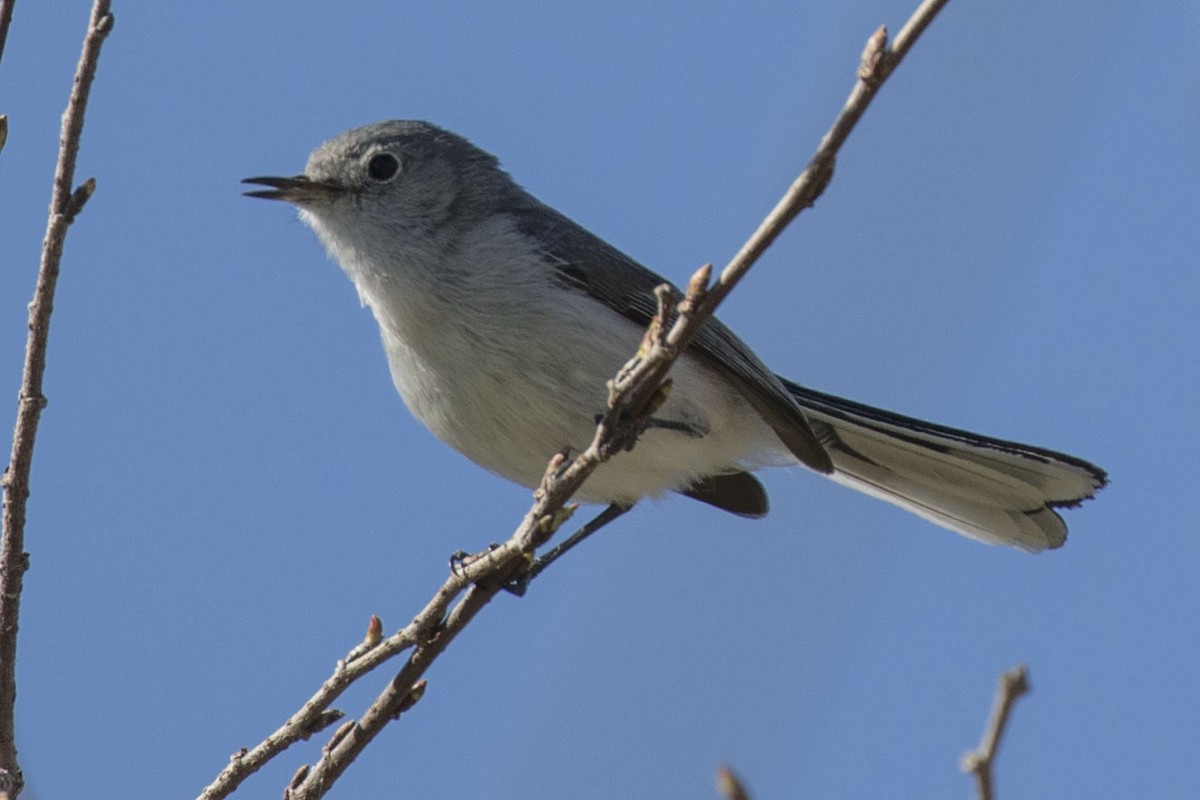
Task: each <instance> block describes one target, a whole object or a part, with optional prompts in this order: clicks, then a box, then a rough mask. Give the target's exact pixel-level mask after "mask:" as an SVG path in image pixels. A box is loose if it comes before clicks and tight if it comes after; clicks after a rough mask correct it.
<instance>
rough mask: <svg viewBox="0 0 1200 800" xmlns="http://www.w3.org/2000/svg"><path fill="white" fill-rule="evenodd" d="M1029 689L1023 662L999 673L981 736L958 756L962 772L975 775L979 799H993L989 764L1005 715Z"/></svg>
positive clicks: (1027, 676)
mask: <svg viewBox="0 0 1200 800" xmlns="http://www.w3.org/2000/svg"><path fill="white" fill-rule="evenodd" d="M1029 688H1030V687H1029V670H1028V669H1027V668H1026V667H1025V665H1024V664H1018V665H1017V666H1015V667H1013V668H1012V669H1010V670H1009V671H1008V672H1006V673H1004V674H1003V675H1001V676H1000V684H999V685H998V686H997V687H996V699H995V700H994V701H993V702H992V714H991V718H990V719H988V724H987V728H985V729H984V731H983V739H982V740H980V742H979V747H978V748H977V749H976V750H974V751H972V752H970V753H967V754H966V755H965V756H963V758H962V764H961V766H962V770H963V772H970V773H973V774H974V775H975V788H976V790H978V792H979V800H993V798H994V797H995V788H994V787H993V785H992V767H993V766H994V765H995V763H996V755H997V754H998V752H999V750H1000V739H1001V737H1002V736H1003V735H1004V729H1005V726H1007V725H1008V717H1009V714H1011V713H1012V709H1013V706H1014V705H1015V704H1016V702H1017V698H1019V697H1021V695H1023V694H1027V693H1028V692H1029Z"/></svg>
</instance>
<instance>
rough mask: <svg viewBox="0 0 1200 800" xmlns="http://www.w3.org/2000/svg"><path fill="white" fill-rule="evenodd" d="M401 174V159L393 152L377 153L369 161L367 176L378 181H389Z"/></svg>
mask: <svg viewBox="0 0 1200 800" xmlns="http://www.w3.org/2000/svg"><path fill="white" fill-rule="evenodd" d="M399 174H400V159H399V158H396V156H395V155H393V154H392V153H388V152H382V153H376V154H375V155H373V156H371V158H370V160H369V161H367V177H368V178H370V179H371V180H373V181H375V182H376V183H388V182H389V181H392V180H394V179H395V177H396V176H397V175H399Z"/></svg>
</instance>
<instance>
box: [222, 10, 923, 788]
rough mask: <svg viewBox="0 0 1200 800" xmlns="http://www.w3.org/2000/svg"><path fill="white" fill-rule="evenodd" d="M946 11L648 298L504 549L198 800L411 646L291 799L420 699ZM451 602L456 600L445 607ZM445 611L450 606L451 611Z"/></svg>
mask: <svg viewBox="0 0 1200 800" xmlns="http://www.w3.org/2000/svg"><path fill="white" fill-rule="evenodd" d="M945 3H946V0H939V1H938V2H928V1H927V2H925V3H923V4H922V5H921V6H920V7H919V8H918V9H917V11H916V12H915V13H914V15H913V18H912V19H910V20H909V22H908V23H907V24H906V25H905V26H904V28H903V30H902V31H901V35H900V36H899V37H897V40H896V42H895V43H894V44H893V45H892V46H891V47H890V48H889V47H887V35H886V31H885V30H884V29H882V28H881V29H880V30H879V31H877V32H876V33H875V34H874V35H873V36H872V37H871V39H870V41H869V42H868V46H867V49H866V51H865V52H864V56H863V62H862V65H861V66H860V68H859V71H858V77H857V80H856V83H855V86H854V88H853V90H852V92H851V94H850V97H849V99H848V100H847V101H846V103H845V106H844V107H843V108H842V111H841V112H840V113H839V115H838V117H837V118H836V120H835V121H834V123H833V126H832V127H831V128H830V130H829V132H828V133H826V135H825V137H824V138H823V139H822V141H821V144H820V146H819V148H818V149H817V152H816V154H815V155H814V156H813V158H812V159H811V160H810V161H809V163H808V166H807V167H806V168H805V170H804V172H803V173H802V174H801V175H800V176H799V177H798V178H797V179H796V181H795V182H794V183H793V184H792V186H791V187H790V188H789V189H788V192H787V194H785V196H784V198H783V199H782V200H781V201H780V202H779V204H778V205H777V206H776V208H775V209H774V210H773V211H772V212H771V214H770V215H768V217H767V218H766V220H764V222H763V224H762V225H761V226H760V227H759V230H758V231H756V232H755V233H754V235H753V236H752V237H751V238H750V239H749V240H748V241H747V242H746V244H745V245H744V246H743V247H742V249H741V250H740V251H739V252H738V253H737V255H736V256H735V257H734V259H733V260H732V261H731V262H730V263H729V265H728V266H726V267H725V269H724V271H723V272H722V273H721V277H720V279H719V280H718V282H717V283H716V285H714V286H712V287H711V288H710V286H709V284H710V281H711V277H712V268H711V266H704V267H702V268H701V269H700V270H698V271H697V272H696V274H695V275H694V276H693V277H692V279H691V281H690V282H689V284H688V287H687V291H686V293H685V296H684V297H683V298H682V300H681V302H679V304H678V306H675V302H674V301H675V297H674V296H673V292H672V290H671V289H670V287H662V288H660V290H659V291H657V292H656V295H657V297H658V301H659V309H658V314H657V315H656V317H655V319H654V321H653V322H652V323H651V325H650V328H649V329H648V331H647V333H646V336H645V338H644V339H643V342H642V345H641V347H640V348H639V351H638V353H637V354H636V355H635V356H634V358H633V359H632V360H631V361H630V362H629V363H627V364H626V365H625V366H624V367H623V368H622V369H621V370H620V372H618V374H617V376H616V378H614V379H613V380H612V381H611V382H610V384H609V408H608V411H607V413H606V414H605V415H604V417H603V418H602V419H601V420H600V422H599V424H598V425H597V427H596V434H595V436H594V437H593V439H592V442H591V443H590V444H589V446H588V447H587V449H585V450H584V451H583V452H582V453H579V454H578V455H576V456H575V457H574V458H569V457H568V455H569V454H568V453H565V452H562V453H558V454H556V455H555V456H554V457H553V458H552V459H551V460H550V463H549V465H548V466H547V468H546V472H545V475H544V476H543V478H542V482H541V485H540V486H539V487H538V489H537V490H536V491H535V492H534V504H533V506H532V507H531V508H530V509H529V511H528V513H527V514H526V515H525V518H524V519H523V520H522V522H521V524H520V526H519V527H518V528H517V530H516V531H515V532H514V533H513V535H512V536H511V537H510V538H509V539H508V541H506V542H505V543H504V544H502V545H500V546H498V547H496V548H494V549H492V550H490V551H488V552H486V553H483V554H481V555H480V556H478V557H475V558H472V559H471V560H470V561H469V562H464V563H462V564H460V565H459V566H458V568H456V569H455V570H453V571H452V574H451V576H450V577H449V578H448V579H447V580H446V582H445V583H444V584H443V585H442V587H441V588H440V589H439V590H438V592H437V594H436V595H435V596H434V597H433V599H432V600H430V601H429V603H428V604H427V605H426V607H425V609H424V610H422V612H421V613H420V614H418V615H417V617H416V618H415V619H414V620H413V621H412V623H410V624H409V625H408V626H406V627H405V628H404V629H402V630H400V631H398V632H397V633H395V634H393V635H392V636H391V637H389V638H388V639H386V640H384V641H383V642H382V643H380V644H379V645H378V646H376V647H373V648H371V647H370V646H369V644H368V643H366V642H364V644H362V645H359V646H358V647H356V648H355V649H354V650H353V651H351V653H352V654H353V655H355V656H357V657H356V658H354V659H351V658H349V657H348V658H347V659H346V660H345V661H342V662H339V663H338V666H337V668H336V669H335V670H334V674H333V675H332V676H331V677H330V678H329V679H328V680H327V681H326V682H325V684H324V685H323V686H322V687H321V688H320V689H319V690H318V691H317V693H316V694H315V695H313V697H312V698H310V699H309V701H308V702H307V703H305V705H304V706H303V707H302V708H301V709H300V710H299V711H298V712H296V714H294V715H293V716H292V718H291V719H289V720H288V721H287V722H286V723H284V725H283V726H281V727H280V728H279V729H278V730H276V731H275V732H274V733H272V734H271V735H270V736H268V737H267V738H266V739H265V740H264V741H263V742H262V743H260V744H259V745H257V746H255V747H254V748H253V749H250V750H244V751H241V752H239V753H238V754H236V755H235V756H234V757H233V759H232V760H231V763H230V764H229V765H228V766H227V767H226V768H225V769H224V770H223V771H222V773H221V774H220V775H219V776H218V777H217V779H216V780H215V781H214V782H213V783H212V784H211V785H210V786H209V787H207V788H206V789H205V790H204V792H203V793H202V794H201V795H200V798H201V800H218V798H223V797H226V796H228V795H229V794H230V793H231V792H233V791H234V790H235V789H236V788H237V786H238V785H240V783H241V782H242V781H243V780H245V778H246V777H248V776H249V775H250V774H251V773H253V772H255V771H256V770H258V769H259V768H261V767H262V766H263V765H264V764H265V763H266V762H267V761H268V760H270V759H271V758H273V757H274V756H275V755H277V754H278V753H280V752H282V750H284V749H286V748H287V747H288V746H290V745H291V744H292V743H293V742H295V741H298V740H299V739H301V738H303V734H304V732H305V731H306V730H308V729H309V728H310V726H311V725H312V724H313V721H314V720H317V719H319V718H320V717H321V715H322V714H323V713H324V712H325V711H326V709H328V707H329V704H330V703H332V702H333V700H334V699H335V698H336V697H337V696H338V695H340V694H341V693H342V692H343V691H344V690H345V689H346V687H348V686H349V684H350V683H351V682H353V681H354V680H356V679H358V678H359V677H361V676H362V675H364V674H365V673H366V672H368V671H370V670H371V669H374V668H375V667H376V666H378V665H379V664H381V663H383V662H384V661H386V660H388V659H390V658H392V657H394V656H395V655H397V654H399V653H401V652H403V651H406V650H409V649H411V650H412V652H411V653H410V654H409V656H408V660H407V662H406V663H405V664H404V666H403V667H402V668H401V669H400V671H399V672H398V673H397V674H396V675H395V677H393V678H392V680H391V681H390V683H389V684H388V686H387V688H386V689H384V691H383V692H381V693H380V695H379V696H378V697H377V698H376V700H375V702H374V703H373V704H372V705H371V707H370V708H369V709H367V711H366V712H365V713H364V714H363V716H362V717H361V718H360V719H359V720H357V722H354V723H346V724H345V725H343V726H342V727H341V728H339V730H338V732H337V733H336V734H335V735H334V737H333V739H332V740H331V741H330V742H329V743H328V744H327V745H326V747H325V748H324V750H323V753H322V757H321V759H320V761H318V762H317V764H316V765H315V766H312V767H302V768H301V769H299V770H298V771H297V772H296V773H295V774H294V775H293V777H292V779H291V781H290V782H289V785H288V787H287V795H286V796H287V797H288V798H289V800H300V798H318V797H321V796H323V795H324V794H325V792H327V791H328V790H329V788H330V787H331V786H332V785H333V783H334V781H336V780H337V778H338V777H339V776H340V775H341V774H342V773H343V772H344V771H345V770H346V768H347V767H348V766H349V765H350V763H351V762H352V761H353V760H354V759H355V758H356V757H357V755H358V754H359V753H360V752H362V750H363V748H364V747H366V745H367V744H368V743H369V742H370V741H371V739H372V738H374V736H375V735H376V734H378V733H379V731H380V730H382V729H383V727H384V726H385V725H386V724H387V723H388V722H390V721H391V720H393V719H395V718H396V717H397V716H399V715H400V714H402V713H403V712H404V711H406V710H407V709H408V708H410V707H411V706H412V705H413V704H414V703H415V702H416V701H417V700H418V699H419V698H420V696H421V694H422V692H423V689H424V681H423V680H422V676H423V675H424V674H425V672H426V670H428V668H429V667H430V666H431V665H432V663H433V662H434V660H435V659H436V658H437V657H438V655H440V654H441V653H442V652H443V651H444V650H445V649H446V647H447V646H448V645H449V644H450V642H451V641H453V639H454V637H455V636H456V635H457V634H458V633H459V632H460V631H461V630H462V629H463V628H464V627H465V626H466V625H467V624H468V623H469V622H470V621H471V620H472V619H473V618H474V617H475V615H476V614H478V613H479V611H480V610H482V608H483V607H484V606H485V605H487V603H488V602H489V601H490V600H491V599H492V598H493V597H494V596H495V595H496V594H497V593H498V592H499V591H501V590H502V589H503V588H504V587H505V586H507V585H510V583H511V582H512V581H513V580H514V579H515V578H518V577H520V576H521V575H522V574H524V573H526V572H527V571H528V570H529V568H530V564H531V563H532V562H533V555H534V553H535V552H536V550H537V548H539V547H541V546H542V545H543V544H545V543H546V542H547V541H548V540H549V539H550V538H551V537H552V536H553V535H554V533H555V531H556V530H557V528H558V526H559V525H560V524H562V522H563V521H564V520H565V519H566V518H567V517H569V516H570V509H569V508H566V504H567V502H568V501H569V500H570V498H571V497H572V496H573V495H574V494H575V493H576V492H577V491H578V490H579V487H580V486H581V485H582V484H583V482H584V480H586V479H587V477H588V476H589V475H590V474H591V473H592V472H593V471H594V470H595V469H596V467H598V466H599V465H600V464H601V463H603V462H605V461H607V460H608V459H609V458H611V457H612V456H613V455H615V454H617V453H619V452H621V451H622V450H624V449H627V448H628V447H630V446H632V445H633V443H634V442H635V441H636V440H637V437H638V436H639V435H640V434H641V432H642V430H643V429H644V427H645V424H646V419H647V418H648V416H649V415H650V414H651V413H653V410H654V409H655V408H656V407H657V405H658V404H660V403H661V402H662V400H663V399H664V398H665V396H666V392H667V391H668V390H669V383H667V372H668V370H669V368H670V366H671V364H672V363H674V361H675V360H676V359H677V358H678V357H679V355H680V353H682V352H683V351H684V350H685V349H686V347H687V344H688V342H690V341H691V339H692V337H693V336H694V335H695V333H696V331H697V330H698V329H699V328H700V326H701V325H703V324H704V322H705V321H706V320H707V319H708V318H709V317H711V316H712V313H713V310H714V309H715V308H716V306H717V305H718V304H719V303H720V302H721V300H723V299H724V298H725V296H726V295H727V294H728V293H729V291H730V290H731V289H732V288H733V286H734V285H735V284H736V283H737V281H738V280H740V279H741V277H742V275H744V274H745V273H746V271H747V270H748V269H749V268H750V266H751V265H753V264H754V262H755V261H756V260H757V259H758V257H759V256H760V255H762V253H763V252H764V251H765V250H766V249H767V247H769V246H770V244H771V243H772V242H773V241H774V240H775V238H776V237H777V236H778V235H779V234H780V233H781V232H782V231H783V229H784V228H785V227H786V226H787V225H788V223H790V222H791V220H792V219H794V218H795V217H796V215H797V214H799V213H800V212H801V211H802V210H803V209H804V208H807V207H808V206H811V205H812V204H813V202H814V201H815V200H816V199H817V197H818V196H820V194H821V192H822V191H823V190H824V188H825V186H826V185H827V184H828V183H829V180H830V178H831V177H832V175H833V164H834V159H835V156H836V154H837V152H838V150H839V148H840V147H841V145H842V143H843V142H845V140H846V137H847V136H849V134H850V131H851V130H852V129H853V127H854V124H855V123H856V122H857V121H858V119H859V117H861V116H862V114H863V112H864V111H865V110H866V108H867V106H868V105H869V104H870V102H871V99H872V98H873V97H874V96H875V93H876V92H877V91H878V90H879V88H880V86H881V85H882V84H883V82H884V80H886V78H887V77H888V75H890V74H891V72H892V71H893V70H894V69H895V67H896V66H897V65H898V64H899V63H900V60H901V59H902V58H903V57H904V55H905V53H907V52H908V49H909V48H910V47H911V46H912V44H913V42H915V41H916V38H917V36H918V35H919V33H920V32H921V31H922V30H924V29H925V27H926V26H928V24H929V22H930V21H931V20H932V19H933V17H934V16H935V15H936V14H937V12H938V10H940V9H941V7H942V6H943V5H945ZM672 317H674V321H673V322H672ZM464 592H465V593H464ZM460 595H461V599H459V598H460ZM455 601H457V603H456V604H455V605H453V608H452V609H451V604H452V603H455ZM447 609H450V610H449V613H447ZM364 649H366V652H365V653H364V652H363V650H364ZM360 653H361V655H360Z"/></svg>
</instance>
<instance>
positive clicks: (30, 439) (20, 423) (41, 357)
mask: <svg viewBox="0 0 1200 800" xmlns="http://www.w3.org/2000/svg"><path fill="white" fill-rule="evenodd" d="M109 5H110V0H96V2H95V5H93V6H92V14H91V19H90V20H89V21H88V29H87V34H86V35H85V36H84V39H83V50H82V52H81V53H80V56H79V65H78V66H77V67H76V69H75V85H74V87H73V88H72V90H71V97H70V99H69V100H68V101H67V110H66V113H64V114H63V121H62V133H61V135H60V138H59V151H58V164H57V166H56V167H55V171H54V192H53V195H52V196H51V200H50V218H49V221H48V223H47V226H46V236H45V239H44V240H43V241H42V261H41V267H40V269H39V270H38V279H37V286H36V288H35V289H34V294H33V301H32V302H31V303H30V304H29V337H28V340H27V342H26V346H25V368H24V372H23V374H22V376H21V390H20V394H19V396H18V406H17V422H16V426H15V429H14V431H13V445H12V457H11V460H10V461H9V464H8V468H7V469H6V470H5V473H4V478H3V481H2V483H3V488H4V521H3V525H4V528H3V531H4V533H3V536H4V542H3V546H2V547H0V773H7V776H8V777H10V778H11V782H12V786H13V788H12V790H11V796H13V797H15V796H16V795H17V794H19V793H20V791H21V785H22V778H21V770H20V766H19V764H18V763H17V750H16V744H15V742H14V728H13V706H14V703H15V702H16V691H17V688H16V672H15V664H16V654H17V622H18V618H19V615H20V603H21V588H22V584H23V581H24V576H25V571H26V570H27V569H29V555H28V554H27V553H26V552H25V505H26V502H27V500H28V499H29V470H30V467H31V465H32V463H33V446H34V440H35V438H36V435H37V426H38V420H39V418H40V417H41V412H42V409H43V408H45V406H46V398H45V397H44V396H43V395H42V376H43V375H44V373H45V371H46V346H47V343H48V340H49V333H50V312H51V310H52V308H53V304H54V287H55V285H56V283H57V282H58V271H59V265H60V263H61V261H62V251H63V243H64V241H65V240H66V236H67V228H68V227H69V226H70V224H71V222H72V220H74V218H75V215H76V214H78V213H79V211H80V210H81V209H82V208H83V204H84V203H85V202H86V201H87V198H88V197H90V196H91V194H92V191H93V190H94V189H95V185H96V182H95V180H94V179H91V178H89V179H88V180H87V181H85V182H84V184H83V185H82V186H80V187H79V188H78V189H75V190H74V191H72V188H71V183H72V181H73V180H74V179H75V157H76V155H77V154H78V152H79V140H80V137H81V135H82V134H83V116H84V113H85V112H86V110H87V101H88V94H89V93H90V91H91V88H92V79H93V78H94V77H95V75H96V65H97V63H98V61H99V58H100V47H101V45H103V44H104V40H105V38H106V37H107V36H108V33H109V31H111V30H112V26H113V16H112V14H111V13H109ZM11 14H12V3H5V4H4V6H3V8H2V9H0V47H2V46H3V41H4V37H5V36H6V35H7V33H8V21H9V19H10V17H11Z"/></svg>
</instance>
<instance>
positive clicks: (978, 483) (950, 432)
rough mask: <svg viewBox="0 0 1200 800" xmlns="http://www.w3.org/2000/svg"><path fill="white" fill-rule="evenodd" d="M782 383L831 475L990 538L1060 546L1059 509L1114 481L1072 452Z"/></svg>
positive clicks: (1034, 548) (1029, 546)
mask: <svg viewBox="0 0 1200 800" xmlns="http://www.w3.org/2000/svg"><path fill="white" fill-rule="evenodd" d="M781 380H783V383H784V386H786V387H787V389H788V391H789V392H790V393H791V394H792V396H793V397H795V398H796V400H797V402H799V403H800V405H801V406H802V407H803V408H804V413H805V415H806V416H807V417H808V418H809V421H810V422H811V424H812V428H813V431H814V432H815V433H816V434H817V438H818V439H819V440H820V442H821V444H822V445H824V446H825V448H826V450H827V451H828V452H829V455H830V456H831V458H832V459H833V466H834V472H833V474H831V475H830V477H831V478H833V480H835V481H837V482H839V483H843V484H845V485H847V486H850V487H853V488H855V489H858V490H859V491H861V492H866V493H867V494H870V495H873V496H875V497H878V498H881V499H883V500H887V501H888V502H889V503H895V504H896V505H898V506H900V507H901V508H905V509H908V510H909V511H912V512H913V513H915V514H919V515H920V516H922V517H924V518H925V519H928V520H930V521H931V522H935V523H937V524H938V525H941V526H942V527H944V528H949V529H950V530H952V531H957V532H958V533H961V534H963V535H965V536H969V537H971V538H972V539H978V540H980V541H982V542H987V543H989V544H1004V545H1010V546H1012V547H1019V548H1021V549H1022V550H1027V551H1030V552H1038V551H1040V550H1045V549H1047V548H1055V547H1061V546H1062V543H1063V542H1064V541H1066V538H1067V526H1066V524H1065V523H1064V522H1063V520H1062V517H1060V516H1059V515H1058V513H1057V512H1056V511H1055V510H1054V509H1056V508H1070V507H1072V506H1076V505H1079V504H1080V503H1081V502H1083V501H1084V500H1087V499H1088V498H1090V497H1091V496H1092V495H1093V494H1095V493H1096V492H1097V491H1098V490H1100V489H1101V488H1103V487H1104V486H1105V484H1106V483H1108V477H1107V476H1106V475H1105V473H1104V470H1102V469H1100V468H1099V467H1097V466H1095V465H1094V464H1090V463H1088V462H1087V461H1084V460H1083V459H1080V458H1075V457H1074V456H1069V455H1065V454H1063V453H1056V452H1054V451H1053V450H1045V449H1043V448H1040V447H1031V446H1029V445H1024V444H1017V443H1015V442H1006V441H1002V440H1000V439H991V438H989V437H986V436H980V435H979V434H975V433H969V432H967V431H961V430H956V429H954V428H947V427H944V426H942V425H935V424H933V423H931V422H923V421H921V420H918V419H913V418H911V417H905V416H901V415H900V414H893V413H892V412H890V411H884V410H882V409H878V408H872V407H870V406H866V405H862V404H861V403H855V402H852V401H850V400H843V399H842V398H840V397H834V396H833V395H828V394H823V393H821V392H815V391H813V390H812V389H806V388H805V387H803V386H799V385H797V384H795V383H792V382H791V381H788V380H784V379H782V378H781Z"/></svg>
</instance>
